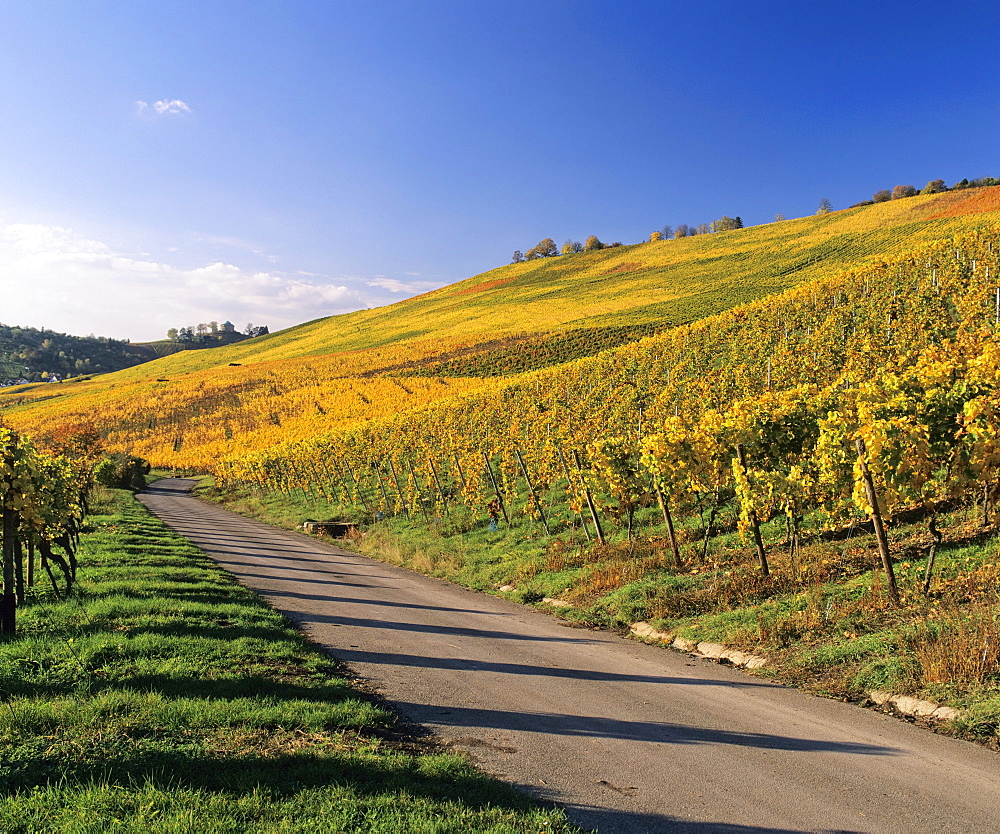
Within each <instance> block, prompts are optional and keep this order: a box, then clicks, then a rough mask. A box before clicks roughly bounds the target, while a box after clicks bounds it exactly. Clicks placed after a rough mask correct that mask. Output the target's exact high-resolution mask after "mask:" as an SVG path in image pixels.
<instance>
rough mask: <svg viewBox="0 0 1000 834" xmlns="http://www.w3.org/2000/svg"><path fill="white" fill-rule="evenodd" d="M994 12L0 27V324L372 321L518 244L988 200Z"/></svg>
mask: <svg viewBox="0 0 1000 834" xmlns="http://www.w3.org/2000/svg"><path fill="white" fill-rule="evenodd" d="M998 23H1000V7H998V6H996V5H995V4H993V3H962V2H956V3H951V4H947V5H944V4H941V3H926V2H907V3H903V2H884V3H871V2H865V3H861V2H857V3H855V2H842V3H823V4H819V3H801V2H797V3H785V2H768V3H747V2H744V3H736V2H722V3H715V4H703V3H671V2H665V1H664V0H660V2H621V3H610V2H590V0H581V1H580V2H569V0H564V1H557V0H551V1H547V0H534V2H521V0H504V2H502V3H487V2H483V1H482V0H475V2H473V0H467V2H458V1H457V0H421V2H416V0H413V1H412V2H401V1H400V0H382V2H378V3H375V2H363V1H362V0H355V1H354V2H315V0H314V1H313V2H299V0H283V1H282V2H268V3H263V2H246V0H241V2H228V0H201V1H200V2H197V3H188V2H177V1H176V0H174V1H173V2H148V1H146V0H129V2H124V0H123V1H122V2H111V1H110V0H92V2H81V0H74V2H64V1H62V0H5V2H4V3H3V4H2V5H0V112H2V114H3V118H2V119H0V298H2V301H0V321H2V322H4V323H6V324H20V325H27V326H34V327H42V326H44V327H48V328H51V329H54V330H62V331H66V332H72V333H77V334H87V333H91V332H93V333H96V334H98V335H107V336H113V337H116V338H131V339H132V340H133V341H139V340H145V339H151V338H158V337H161V336H162V335H163V334H164V333H165V331H166V329H167V328H168V327H171V326H180V325H184V324H197V323H198V322H200V321H210V320H218V321H222V320H225V319H230V320H232V321H233V322H234V323H236V324H237V326H238V327H240V328H242V327H243V326H244V325H245V324H246V323H247V322H248V321H252V322H254V323H255V324H268V325H269V326H270V327H271V329H272V330H275V329H278V328H279V327H285V326H289V325H291V324H295V323H298V322H301V321H306V320H308V319H311V318H316V317H319V316H321V315H329V314H331V313H339V312H346V311H348V310H352V309H358V308H359V307H365V306H376V305H379V304H385V303H391V302H392V301H397V300H400V299H402V298H405V297H407V296H409V295H413V294H415V293H418V292H422V291H424V290H426V289H429V288H431V287H435V286H441V285H443V284H447V283H451V282H452V281H456V280H460V279H462V278H466V277H468V276H470V275H473V274H476V273H478V272H481V271H484V270H486V269H490V268H492V267H494V266H498V265H501V264H503V263H506V262H508V261H509V260H510V255H511V252H513V250H514V249H522V250H524V249H527V248H529V247H531V246H532V245H534V244H535V243H537V242H538V241H539V240H540V239H541V238H544V237H552V238H553V239H555V240H556V242H557V243H559V244H561V243H562V242H563V241H564V240H566V239H567V238H572V239H575V240H583V239H584V238H586V237H587V235H590V234H596V235H598V237H600V238H601V239H602V240H605V241H608V242H610V241H616V240H620V241H622V242H625V243H634V242H638V241H640V240H644V239H646V237H647V236H648V234H649V232H651V231H652V230H654V229H657V228H660V227H662V226H663V225H664V224H671V225H675V226H676V225H677V224H679V223H688V224H698V223H702V222H708V221H711V220H712V219H714V218H717V217H720V216H722V215H724V214H727V215H730V216H734V215H740V216H741V217H742V218H743V220H744V222H746V223H747V224H756V223H764V222H768V221H770V220H772V219H773V218H774V216H775V214H776V213H777V212H781V213H783V214H784V215H785V216H787V217H795V216H801V215H805V214H811V213H812V212H814V211H815V209H816V206H817V205H818V203H819V201H820V200H821V199H822V198H827V199H829V200H830V201H831V202H832V203H833V206H834V208H844V207H846V206H848V205H850V204H851V203H854V202H857V201H859V200H862V199H865V198H867V197H869V196H870V195H871V194H872V192H873V191H875V190H877V189H880V188H891V187H892V186H893V185H896V184H900V183H902V184H907V183H913V184H915V185H916V186H917V187H922V186H923V185H924V184H925V183H926V182H927V181H928V180H929V179H935V178H938V177H941V178H943V179H945V180H946V181H947V182H948V183H952V182H955V181H957V180H959V179H961V178H962V177H970V178H971V177H978V176H1000V159H998V151H1000V143H998V139H997V137H998V136H1000V70H998V69H997V65H996V58H995V55H996V42H997V34H998V31H997V29H998V25H997V24H998Z"/></svg>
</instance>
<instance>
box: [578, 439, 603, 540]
mask: <svg viewBox="0 0 1000 834" xmlns="http://www.w3.org/2000/svg"><path fill="white" fill-rule="evenodd" d="M573 462H574V463H575V464H576V471H577V472H579V473H580V474H581V475H582V474H583V465H582V464H581V463H580V453H579V452H578V451H577V450H576V449H574V450H573ZM583 495H584V497H585V498H586V499H587V509H588V510H590V520H591V521H593V522H594V529H595V530H596V531H597V540H598V541H599V542H600V543H601V544H604V542H605V538H604V528H603V527H601V520H600V519H599V518H598V517H597V507H595V506H594V498H593V496H591V494H590V487H588V486H587V484H586V482H584V484H583Z"/></svg>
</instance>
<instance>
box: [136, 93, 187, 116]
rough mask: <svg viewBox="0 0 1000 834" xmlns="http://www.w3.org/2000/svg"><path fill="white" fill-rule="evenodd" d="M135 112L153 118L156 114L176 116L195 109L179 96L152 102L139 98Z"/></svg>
mask: <svg viewBox="0 0 1000 834" xmlns="http://www.w3.org/2000/svg"><path fill="white" fill-rule="evenodd" d="M135 112H136V115H138V116H145V117H147V118H152V117H154V116H175V115H180V114H182V113H191V112H193V111H192V110H191V108H190V107H189V106H188V104H187V102H184V101H181V99H179V98H163V99H160V100H159V101H154V102H153V103H152V104H150V103H149V102H148V101H142V100H139V101H137V102H136V103H135Z"/></svg>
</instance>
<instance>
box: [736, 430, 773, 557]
mask: <svg viewBox="0 0 1000 834" xmlns="http://www.w3.org/2000/svg"><path fill="white" fill-rule="evenodd" d="M736 457H737V458H738V459H739V462H740V466H742V467H743V471H744V472H746V471H747V450H746V447H744V445H743V444H742V443H737V444H736ZM747 516H748V517H749V519H750V531H751V532H752V533H753V543H754V547H756V548H757V563H758V564H759V565H760V572H761V573H762V574H764V576H768V575H770V572H771V571H770V569H769V568H768V566H767V553H766V552H765V550H764V540H763V539H762V538H761V536H760V520H759V519H758V518H757V511H756V510H755V509H752V508H751V510H750V512H749V513H747Z"/></svg>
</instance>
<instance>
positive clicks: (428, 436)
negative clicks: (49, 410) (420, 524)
mask: <svg viewBox="0 0 1000 834" xmlns="http://www.w3.org/2000/svg"><path fill="white" fill-rule="evenodd" d="M998 245H1000V237H998V235H997V232H996V231H991V232H983V233H971V234H968V235H966V236H963V237H962V238H959V239H956V240H955V241H948V242H941V243H937V244H933V245H931V246H928V247H925V248H923V249H921V250H918V251H915V252H913V253H911V254H909V255H907V256H904V257H899V258H895V259H885V260H883V261H881V262H878V263H875V264H873V265H871V266H868V267H864V268H859V269H856V270H851V271H848V272H845V273H841V274H839V275H837V276H833V277H830V278H826V279H823V280H821V281H819V282H814V283H812V284H808V285H806V286H804V287H801V288H798V289H796V290H793V291H790V292H788V293H786V294H784V295H782V296H779V297H777V298H773V299H769V300H768V301H767V302H758V303H755V304H751V305H746V306H743V307H740V308H737V309H736V310H734V311H732V312H730V313H726V314H722V315H720V316H716V317H713V318H710V319H706V320H705V321H704V322H700V323H699V324H697V325H691V326H688V327H681V328H676V329H674V330H672V331H669V332H667V333H664V334H660V335H658V336H654V337H650V338H647V339H645V340H643V341H641V342H638V343H636V344H632V345H628V346H625V347H622V348H619V349H616V350H612V351H608V352H605V353H602V354H600V355H599V356H597V357H592V358H587V359H582V360H578V361H576V362H572V363H567V364H563V365H560V366H558V367H556V368H553V369H551V370H545V371H539V372H535V373H533V374H527V375H523V376H519V377H515V378H512V379H510V380H508V381H506V382H502V383H498V384H494V385H492V386H490V387H489V388H483V389H481V390H479V391H474V392H470V393H467V394H465V395H464V396H462V397H457V398H451V399H448V400H443V401H441V402H439V403H436V404H432V405H429V406H427V407H424V408H423V409H420V410H418V411H416V412H410V413H405V414H400V415H397V416H394V417H389V418H383V419H381V420H370V421H367V422H365V423H364V424H362V425H358V426H355V427H353V428H349V429H346V430H341V431H338V432H333V433H330V434H327V435H325V436H322V437H320V438H314V439H310V440H306V441H300V442H293V443H285V444H283V445H281V446H278V447H276V448H275V449H273V450H270V451H267V452H262V453H256V454H244V455H240V456H234V457H231V458H228V459H226V460H224V461H223V462H222V464H221V467H220V469H219V474H220V477H221V478H222V479H224V480H228V481H236V482H250V483H254V484H255V485H257V486H259V487H263V488H268V489H285V490H287V489H289V488H291V487H305V488H309V489H314V490H318V491H320V492H321V493H322V494H324V495H325V496H326V497H328V498H329V499H331V500H334V499H336V500H339V501H340V502H341V503H345V504H354V505H357V506H359V507H366V508H367V509H368V510H369V511H370V512H372V513H375V512H379V513H383V514H385V513H393V514H394V513H400V512H409V511H410V508H413V510H414V511H415V512H423V513H426V514H428V515H430V514H434V515H441V514H443V513H445V512H446V511H447V507H448V503H449V502H458V501H460V502H465V503H467V504H468V505H469V506H470V507H474V508H476V507H478V508H482V507H484V506H485V505H486V504H487V503H489V502H490V501H493V500H496V501H497V502H498V504H499V505H500V506H501V507H502V506H503V504H504V502H505V500H509V499H510V497H515V498H522V499H523V498H525V497H527V503H526V504H525V506H526V507H527V508H528V511H529V512H530V513H531V514H533V515H534V516H535V517H536V518H538V520H539V522H540V523H541V524H543V525H544V526H546V527H549V521H548V519H546V518H545V513H544V511H543V510H542V502H541V501H540V500H538V499H537V497H536V496H537V494H538V493H540V492H544V493H545V494H546V495H548V494H550V493H551V491H552V490H558V491H560V492H561V493H562V494H563V495H564V503H565V504H566V506H568V507H570V508H571V509H572V510H573V512H574V513H580V512H581V508H582V507H583V506H584V505H585V504H587V503H588V500H589V499H588V498H587V496H588V495H591V494H599V495H600V496H601V500H602V501H603V502H604V503H605V505H606V509H607V510H609V511H611V512H613V513H614V514H616V515H618V516H625V517H627V516H629V515H630V514H631V512H632V510H633V509H634V508H635V507H636V506H637V505H638V503H639V502H642V501H646V502H648V501H650V500H656V501H657V502H658V503H659V504H661V505H662V507H663V516H664V523H665V524H667V525H668V526H669V520H668V518H669V507H670V506H671V505H673V504H676V503H678V502H679V503H681V504H684V503H691V502H700V501H704V500H706V496H715V498H714V500H715V501H716V502H718V501H720V500H721V497H722V496H723V495H724V494H726V493H727V492H733V493H734V494H735V495H736V496H737V497H738V498H739V501H740V506H741V518H742V520H743V525H744V528H745V529H748V530H749V529H751V528H753V527H754V521H753V519H754V518H755V517H757V518H764V519H766V518H769V517H771V516H772V515H774V514H775V513H778V512H781V513H784V514H785V515H787V516H788V517H789V518H790V519H793V520H794V519H795V518H798V517H799V516H800V515H801V514H802V513H803V512H805V511H806V510H807V509H811V508H813V507H821V508H823V511H824V512H825V513H826V515H827V516H828V518H829V523H830V524H831V525H835V524H841V523H843V522H845V521H846V520H848V519H849V518H850V517H851V514H852V512H853V513H855V514H857V513H862V514H866V515H867V514H869V513H872V512H873V511H875V510H878V509H879V508H881V509H882V510H883V511H885V512H889V513H891V512H892V511H894V510H896V509H899V508H902V507H904V506H905V507H911V506H913V505H914V504H918V503H924V504H927V503H929V502H933V501H935V500H938V499H941V498H944V497H948V496H954V495H956V494H960V493H963V492H965V491H967V490H969V489H973V488H975V489H980V488H982V485H983V484H985V483H989V482H990V481H991V480H992V479H993V477H994V476H993V474H992V468H991V467H993V466H994V464H995V458H994V455H995V454H996V452H994V450H993V447H992V446H991V445H990V444H991V442H992V440H991V437H992V435H991V432H993V431H994V430H995V429H996V426H994V425H993V424H992V423H991V422H990V419H991V415H992V410H991V409H993V408H994V407H995V404H996V401H995V395H994V386H995V384H996V380H995V379H994V377H993V376H992V375H991V373H992V371H993V368H994V365H995V363H994V362H993V360H994V359H995V358H996V350H997V342H996V338H995V337H996V331H997V319H998V310H1000V307H998V304H1000V302H998V299H1000V296H998V289H997V287H998V284H997V276H998V274H1000V273H998V271H997V270H998V259H997V255H996V249H997V246H998ZM991 273H992V276H993V277H992V279H991V278H990V275H991ZM873 372H875V373H874V376H875V377H876V378H874V379H873ZM859 442H860V444H861V446H863V447H864V449H863V450H862V449H861V446H859V445H858V444H859ZM851 450H855V451H851ZM865 471H868V472H869V473H870V474H871V479H870V480H871V481H872V484H871V489H872V490H874V492H872V493H870V491H869V487H868V485H867V481H865V478H864V472H865ZM859 479H861V480H859ZM872 495H874V496H875V498H874V499H873V498H872ZM592 515H593V514H592ZM591 520H592V521H593V519H591ZM584 526H585V523H584ZM761 567H762V569H763V570H764V571H765V573H766V562H763V561H762V563H761Z"/></svg>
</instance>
